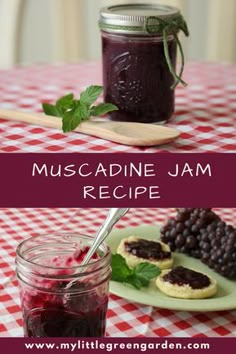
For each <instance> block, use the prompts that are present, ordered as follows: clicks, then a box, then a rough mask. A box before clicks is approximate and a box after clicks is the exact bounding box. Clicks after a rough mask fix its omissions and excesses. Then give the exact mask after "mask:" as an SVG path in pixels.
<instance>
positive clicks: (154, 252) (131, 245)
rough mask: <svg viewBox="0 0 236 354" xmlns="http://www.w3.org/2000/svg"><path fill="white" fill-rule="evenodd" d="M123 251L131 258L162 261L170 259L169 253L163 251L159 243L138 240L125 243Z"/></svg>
mask: <svg viewBox="0 0 236 354" xmlns="http://www.w3.org/2000/svg"><path fill="white" fill-rule="evenodd" d="M124 246H125V251H126V252H128V253H130V254H132V255H133V256H136V257H140V258H144V259H147V260H157V261H159V260H163V259H167V258H170V257H171V252H166V251H164V250H163V248H162V245H161V243H159V242H155V241H150V240H144V239H138V240H137V241H132V242H125V245H124Z"/></svg>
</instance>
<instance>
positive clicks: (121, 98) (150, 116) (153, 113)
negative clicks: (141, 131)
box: [99, 4, 188, 123]
mask: <svg viewBox="0 0 236 354" xmlns="http://www.w3.org/2000/svg"><path fill="white" fill-rule="evenodd" d="M99 26H100V29H101V33H102V52H103V85H104V100H105V102H110V103H113V104H115V105H116V106H118V108H119V110H118V111H114V112H112V113H110V118H111V119H112V120H117V121H131V122H140V123H163V122H165V121H167V120H168V119H169V118H170V117H171V116H172V114H173V113H174V102H175V93H174V88H175V87H176V86H177V84H178V83H179V82H181V83H182V84H184V85H185V82H184V81H183V80H182V78H181V77H182V73H183V64H184V57H183V51H182V46H181V43H180V41H179V39H178V32H179V31H180V30H182V31H183V32H184V33H185V34H186V35H188V29H187V25H186V23H185V21H184V19H183V17H182V15H181V14H180V12H179V10H178V9H176V8H174V7H170V6H163V5H154V4H152V5H151V4H126V5H116V6H110V7H106V8H103V9H101V12H100V21H99ZM177 47H179V49H180V53H181V58H182V67H181V70H180V74H179V75H178V74H177V73H176V54H177Z"/></svg>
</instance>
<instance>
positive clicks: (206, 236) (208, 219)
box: [161, 208, 236, 279]
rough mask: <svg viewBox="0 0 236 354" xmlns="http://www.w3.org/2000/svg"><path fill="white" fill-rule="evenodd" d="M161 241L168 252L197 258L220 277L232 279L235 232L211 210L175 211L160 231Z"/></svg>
mask: <svg viewBox="0 0 236 354" xmlns="http://www.w3.org/2000/svg"><path fill="white" fill-rule="evenodd" d="M161 240H162V242H164V243H167V244H168V245H169V246H170V249H171V251H177V252H181V253H185V254H188V255H190V256H192V257H195V258H199V259H201V261H202V262H204V263H205V264H207V265H208V266H209V267H210V268H212V269H214V270H215V271H216V272H218V273H220V274H222V275H223V276H225V277H227V278H230V279H236V229H235V228H234V227H233V226H231V225H227V224H226V223H225V222H224V221H222V220H221V219H220V218H219V216H218V215H217V214H216V213H214V211H213V210H211V209H203V208H182V209H177V215H176V217H175V218H171V219H169V220H168V222H167V224H166V225H164V226H163V227H162V229H161Z"/></svg>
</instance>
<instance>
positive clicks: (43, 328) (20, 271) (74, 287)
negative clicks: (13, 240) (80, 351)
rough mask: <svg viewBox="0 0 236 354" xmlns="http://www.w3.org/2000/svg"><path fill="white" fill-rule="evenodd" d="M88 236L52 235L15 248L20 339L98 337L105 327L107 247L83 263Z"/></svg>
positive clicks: (89, 242)
mask: <svg viewBox="0 0 236 354" xmlns="http://www.w3.org/2000/svg"><path fill="white" fill-rule="evenodd" d="M92 242H93V238H92V237H89V236H83V235H75V234H55V235H44V236H38V237H33V238H30V239H28V240H26V241H24V242H22V243H21V244H20V245H19V246H18V248H17V256H16V269H17V276H18V281H19V287H20V297H21V305H22V312H23V325H24V335H25V337H103V336H104V335H105V329H106V313H107V305H108V286H109V280H110V275H111V269H110V260H111V252H110V249H109V248H108V247H107V246H106V245H105V244H104V243H103V244H102V245H101V246H99V249H98V250H97V253H96V254H95V255H94V256H93V258H92V260H91V261H90V262H89V264H88V265H86V266H82V265H81V262H82V261H83V259H84V257H85V255H86V253H87V252H88V250H89V248H90V246H91V244H92Z"/></svg>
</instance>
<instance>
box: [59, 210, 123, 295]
mask: <svg viewBox="0 0 236 354" xmlns="http://www.w3.org/2000/svg"><path fill="white" fill-rule="evenodd" d="M128 210H129V209H127V208H126V209H125V208H112V209H110V210H109V213H108V216H107V218H106V220H105V222H104V224H103V225H102V226H101V228H100V229H99V231H98V233H97V235H96V237H95V239H94V242H93V244H92V246H91V247H90V249H89V251H88V253H87V254H86V256H85V258H84V260H83V262H82V263H81V266H84V265H86V264H88V263H89V261H90V259H91V258H92V256H93V255H94V253H95V252H96V251H97V249H98V247H99V246H100V245H101V243H102V242H103V241H104V240H105V239H106V238H107V236H108V235H109V234H110V232H111V230H112V228H113V226H114V225H115V224H116V223H117V222H118V221H119V220H120V219H121V218H122V217H123V216H124V215H125V214H126V213H127V212H128ZM77 280H78V279H73V280H72V281H71V282H69V283H68V284H67V285H66V287H65V289H66V290H68V289H69V288H71V287H72V286H73V285H74V284H75V283H76V282H77Z"/></svg>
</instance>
